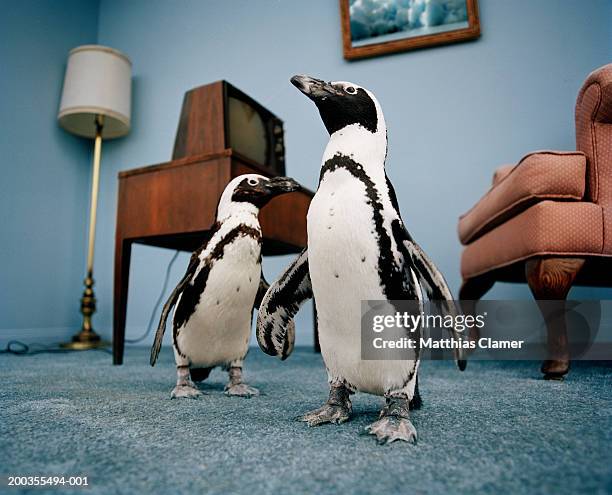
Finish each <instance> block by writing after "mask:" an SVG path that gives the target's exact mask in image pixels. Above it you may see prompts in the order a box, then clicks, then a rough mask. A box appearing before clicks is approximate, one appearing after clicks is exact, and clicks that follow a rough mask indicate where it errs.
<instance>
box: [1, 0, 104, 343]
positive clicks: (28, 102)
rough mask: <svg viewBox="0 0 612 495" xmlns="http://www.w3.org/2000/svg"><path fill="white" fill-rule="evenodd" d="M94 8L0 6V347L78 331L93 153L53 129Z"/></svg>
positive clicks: (93, 22)
mask: <svg viewBox="0 0 612 495" xmlns="http://www.w3.org/2000/svg"><path fill="white" fill-rule="evenodd" d="M98 7H99V6H98V2H97V1H95V2H89V3H86V2H82V1H80V0H62V1H61V2H52V1H48V0H41V1H32V0H25V1H19V2H17V1H15V2H6V1H5V2H2V4H1V5H0V95H1V96H0V115H1V116H2V120H1V123H0V156H1V157H2V179H1V180H0V212H1V213H0V215H1V218H2V220H1V222H0V229H1V230H0V232H1V233H0V293H1V294H2V297H0V339H2V340H6V339H9V338H21V339H24V340H28V341H50V340H54V341H55V340H58V339H62V338H64V337H68V336H69V335H70V334H71V333H74V331H75V329H77V328H78V326H79V325H80V320H79V317H78V309H79V298H80V296H81V292H82V279H83V276H84V269H85V268H84V263H85V256H84V249H85V240H86V233H85V229H86V212H87V207H88V197H89V190H88V188H89V174H90V172H89V170H90V168H91V164H90V148H91V145H90V143H88V142H87V141H85V140H82V139H79V138H76V137H74V136H71V135H69V134H67V133H66V132H64V131H63V130H61V129H60V128H59V127H58V125H57V122H56V116H57V110H58V106H59V99H60V94H61V87H62V81H63V77H64V70H65V64H66V59H67V56H68V51H69V50H70V49H71V48H73V47H75V46H77V45H80V44H85V43H95V42H96V40H97V19H98Z"/></svg>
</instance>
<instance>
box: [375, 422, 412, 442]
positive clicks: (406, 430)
mask: <svg viewBox="0 0 612 495" xmlns="http://www.w3.org/2000/svg"><path fill="white" fill-rule="evenodd" d="M366 431H367V432H368V433H369V434H370V435H376V440H377V441H378V443H379V444H387V443H392V442H395V441H396V440H404V441H405V442H413V443H416V441H417V431H416V428H415V427H414V425H413V424H412V423H411V422H410V420H409V419H407V418H397V417H395V416H384V417H383V418H381V419H379V420H378V421H375V422H374V423H372V424H371V425H369V426H366Z"/></svg>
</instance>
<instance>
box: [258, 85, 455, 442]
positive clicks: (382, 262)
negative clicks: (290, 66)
mask: <svg viewBox="0 0 612 495" xmlns="http://www.w3.org/2000/svg"><path fill="white" fill-rule="evenodd" d="M291 83H292V84H293V85H294V86H296V87H297V89H299V90H300V91H301V92H302V93H303V94H304V95H306V96H307V97H308V98H309V99H310V100H312V101H313V102H314V104H315V105H316V106H317V108H318V110H319V113H320V116H321V119H322V120H323V124H324V125H325V128H326V129H327V131H328V132H329V135H330V139H329V142H328V144H327V147H326V148H325V152H324V154H323V159H322V165H321V171H320V177H319V185H318V188H317V191H316V194H315V196H314V198H313V200H312V202H311V204H310V207H309V210H308V216H307V230H308V245H307V247H306V248H305V249H304V250H303V251H302V252H301V254H300V255H299V256H298V257H297V258H296V259H295V261H294V262H293V263H291V265H290V266H289V267H288V268H287V270H286V271H285V272H284V273H283V274H282V275H281V277H280V278H279V279H278V280H277V281H276V282H275V283H274V284H272V286H271V287H270V288H269V289H268V290H267V292H266V294H265V295H264V297H263V300H262V303H261V305H260V308H259V312H258V317H257V340H258V343H259V345H260V347H261V348H262V350H263V351H264V352H266V353H268V354H270V355H273V356H278V357H280V358H281V359H286V358H287V356H288V355H289V353H290V352H291V348H292V342H291V339H292V338H293V337H292V335H291V333H290V332H288V327H289V323H290V322H292V321H293V317H294V316H295V314H296V313H297V312H298V310H299V308H300V306H301V305H302V304H303V303H304V302H305V301H306V300H307V299H309V298H313V300H314V301H315V305H316V309H317V324H318V331H319V342H320V346H321V353H322V357H323V361H324V363H325V367H326V369H327V375H328V382H329V389H330V391H329V398H328V400H327V402H326V403H325V404H324V405H323V406H322V407H320V408H318V409H316V410H314V411H311V412H308V413H306V414H305V415H303V416H301V417H300V418H299V419H300V420H302V421H304V422H306V423H308V425H309V426H318V425H321V424H324V423H336V424H339V423H343V422H345V421H347V420H348V419H350V416H351V412H352V406H351V399H350V397H351V395H352V394H354V393H355V392H358V391H359V392H365V393H370V394H374V395H378V396H383V397H384V398H385V405H384V407H383V408H382V410H381V412H380V416H379V419H378V420H377V421H375V422H374V423H372V424H371V425H369V426H368V427H366V432H367V433H369V434H371V435H374V436H375V437H376V439H377V440H378V442H379V443H390V442H393V441H396V440H402V441H406V442H416V439H417V432H416V429H415V427H414V425H413V424H412V422H411V421H410V413H409V411H410V409H415V408H418V407H419V406H420V404H421V399H420V395H419V392H418V385H417V383H418V382H417V380H418V378H417V376H418V369H419V359H418V354H416V356H415V358H414V359H413V360H386V361H383V360H362V359H361V325H360V323H361V322H360V318H361V315H360V311H359V308H360V302H361V301H362V300H389V301H391V300H398V299H405V300H415V301H423V294H422V292H423V291H425V293H426V294H427V297H428V299H430V300H432V301H434V300H435V301H440V302H439V304H440V305H441V306H442V307H443V308H442V309H443V311H444V312H445V313H447V314H456V313H457V308H455V305H454V303H453V302H452V295H451V292H450V289H449V287H448V284H447V283H446V281H445V279H444V277H443V275H442V274H441V273H440V271H439V270H438V269H437V268H436V266H435V265H434V263H433V262H432V261H431V260H430V258H429V257H428V256H427V255H426V254H425V252H424V251H423V250H422V249H421V248H420V246H419V245H418V244H417V243H416V242H415V241H414V240H413V238H412V237H411V236H410V234H409V233H408V230H407V229H406V227H405V225H404V222H403V220H402V217H401V215H400V210H399V205H398V201H397V197H396V194H395V191H394V189H393V186H392V184H391V182H390V181H389V178H388V177H387V175H386V172H385V161H386V156H387V128H386V124H385V119H384V115H383V112H382V109H381V107H380V104H379V102H378V100H377V99H376V97H375V96H374V95H373V94H372V93H371V92H370V91H368V90H367V89H366V88H364V87H361V86H359V85H357V84H353V83H350V82H344V81H339V82H325V81H322V80H320V79H315V78H313V77H309V76H304V75H297V76H294V77H292V78H291ZM419 304H420V303H419ZM450 331H451V335H452V337H453V338H456V339H458V338H459V335H458V334H457V332H456V331H455V330H454V329H450ZM455 356H456V359H457V363H458V365H459V368H460V369H461V370H463V369H464V368H465V361H464V360H463V355H462V351H461V350H460V349H458V350H456V354H455Z"/></svg>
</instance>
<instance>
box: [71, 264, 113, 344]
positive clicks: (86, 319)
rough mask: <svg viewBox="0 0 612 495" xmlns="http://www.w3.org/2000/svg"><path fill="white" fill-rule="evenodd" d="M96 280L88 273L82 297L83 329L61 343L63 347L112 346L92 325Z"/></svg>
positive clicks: (94, 309)
mask: <svg viewBox="0 0 612 495" xmlns="http://www.w3.org/2000/svg"><path fill="white" fill-rule="evenodd" d="M93 285H94V280H93V276H92V273H91V271H89V272H88V273H87V278H86V279H85V290H84V291H83V297H81V313H82V315H83V326H82V327H81V331H80V332H79V333H77V334H76V335H75V336H74V337H72V342H65V343H63V344H60V347H61V348H62V349H72V350H75V351H86V350H88V349H99V348H100V347H108V346H110V343H109V342H106V341H104V340H102V339H101V338H100V336H99V335H98V334H97V333H96V332H94V330H93V328H92V326H91V316H92V315H93V314H94V313H95V311H96V297H95V295H94V291H93Z"/></svg>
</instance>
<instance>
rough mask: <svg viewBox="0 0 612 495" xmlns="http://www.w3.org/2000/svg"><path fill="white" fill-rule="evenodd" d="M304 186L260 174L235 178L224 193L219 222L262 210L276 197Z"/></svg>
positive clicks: (286, 179)
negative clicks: (247, 211) (233, 216)
mask: <svg viewBox="0 0 612 495" xmlns="http://www.w3.org/2000/svg"><path fill="white" fill-rule="evenodd" d="M301 187H302V186H300V184H299V183H298V182H296V181H295V180H293V179H291V178H290V177H273V178H268V177H264V176H263V175H258V174H245V175H239V176H238V177H234V178H233V179H232V180H231V181H230V182H229V184H228V185H227V186H225V189H224V191H223V194H222V195H221V198H220V199H219V205H218V206H217V220H222V219H223V218H227V217H228V216H231V215H232V214H234V213H238V212H239V211H242V210H244V208H245V206H248V208H247V209H248V210H250V211H252V209H253V207H255V208H256V210H254V212H256V211H257V209H259V208H262V207H263V206H265V205H266V203H268V201H270V200H271V199H272V198H274V197H275V196H279V195H281V194H285V193H290V192H293V191H299V190H300V189H301Z"/></svg>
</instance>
